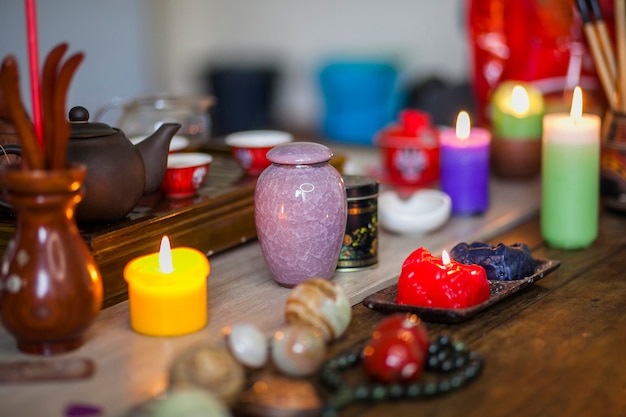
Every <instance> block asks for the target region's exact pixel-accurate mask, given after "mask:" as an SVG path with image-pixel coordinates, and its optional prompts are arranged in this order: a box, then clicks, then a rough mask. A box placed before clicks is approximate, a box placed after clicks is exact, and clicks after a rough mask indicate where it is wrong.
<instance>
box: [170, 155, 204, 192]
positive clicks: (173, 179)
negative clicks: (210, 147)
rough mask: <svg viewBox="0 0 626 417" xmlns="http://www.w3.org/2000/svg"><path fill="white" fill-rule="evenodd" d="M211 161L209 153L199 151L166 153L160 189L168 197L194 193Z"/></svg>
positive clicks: (202, 181)
mask: <svg viewBox="0 0 626 417" xmlns="http://www.w3.org/2000/svg"><path fill="white" fill-rule="evenodd" d="M212 161H213V157H212V156H211V155H209V154H206V153H200V152H194V153H172V154H170V155H168V157H167V170H166V171H165V177H164V178H163V182H162V183H161V190H163V192H164V193H165V195H167V196H168V197H170V198H185V197H189V196H192V195H194V194H195V193H196V192H197V191H198V190H199V189H200V187H202V185H203V184H204V183H205V181H206V179H207V176H208V175H209V166H210V165H211V162H212Z"/></svg>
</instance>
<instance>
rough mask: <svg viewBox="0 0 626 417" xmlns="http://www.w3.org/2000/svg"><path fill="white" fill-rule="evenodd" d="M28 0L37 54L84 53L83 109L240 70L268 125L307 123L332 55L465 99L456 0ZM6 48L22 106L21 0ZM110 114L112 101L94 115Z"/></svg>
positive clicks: (2, 28) (403, 86) (8, 19)
mask: <svg viewBox="0 0 626 417" xmlns="http://www.w3.org/2000/svg"><path fill="white" fill-rule="evenodd" d="M37 8H38V9H37V12H38V26H39V55H40V56H39V61H40V64H41V63H42V62H43V60H44V58H45V56H46V54H47V53H48V52H49V51H50V50H51V49H52V47H54V46H55V45H57V44H58V43H60V42H63V41H67V42H69V45H70V51H71V52H77V51H84V52H85V53H86V59H85V61H84V62H83V64H82V65H81V67H80V68H79V70H78V72H77V74H76V77H75V78H74V81H73V84H72V87H71V90H70V94H69V97H68V106H75V105H83V106H85V107H87V108H88V109H90V111H91V113H92V115H94V114H95V112H96V110H97V109H99V108H100V107H101V106H103V104H104V103H106V102H107V101H109V100H111V99H113V98H120V99H123V100H130V99H133V98H137V97H145V96H152V95H155V94H161V93H164V94H169V95H203V94H212V93H214V92H215V93H217V92H218V91H216V90H217V89H219V88H225V87H227V86H228V85H229V84H228V83H229V82H234V81H232V80H234V79H236V77H237V76H239V77H240V78H239V79H238V80H239V81H237V82H236V85H240V86H242V85H244V83H245V82H248V83H249V84H248V88H247V91H248V93H250V91H251V90H252V89H253V88H261V89H263V88H266V89H267V88H268V87H267V83H270V89H271V91H270V93H271V97H269V98H267V97H266V98H258V97H256V99H260V100H265V101H266V102H269V103H270V106H271V109H270V111H269V113H270V114H269V115H268V117H271V118H272V120H271V122H272V123H273V124H276V125H280V126H282V127H285V128H289V129H293V130H298V131H316V130H319V129H320V124H321V123H322V120H321V119H322V112H323V106H324V104H323V97H322V88H321V85H320V73H321V70H322V68H323V67H324V66H325V65H326V64H328V63H329V62H334V61H337V60H357V61H366V62H367V63H371V62H372V61H373V62H376V63H384V64H386V65H390V66H391V67H392V68H393V70H394V71H395V74H394V75H395V76H396V77H397V79H396V82H395V84H394V88H395V89H396V90H397V91H395V92H396V93H397V94H398V96H397V97H398V98H399V99H403V100H405V99H409V98H410V97H411V95H412V94H413V96H414V91H415V88H420V87H421V88H426V89H433V88H435V89H438V90H439V89H441V87H442V86H445V87H446V91H447V87H450V89H452V91H453V93H454V94H455V95H456V91H457V89H461V91H460V93H459V94H460V95H461V96H462V97H463V98H462V100H463V99H465V98H466V97H465V95H464V94H465V91H466V90H465V86H466V85H467V82H468V77H469V65H468V51H467V49H468V45H467V37H466V23H465V20H466V18H465V10H464V8H465V2H464V1H463V0H445V1H415V0H387V1H384V2H383V1H380V0H316V1H308V0H263V1H258V0H257V1H255V0H185V1H175V0H107V1H106V2H103V1H97V0H55V1H38V2H37ZM10 53H11V54H15V55H16V56H17V58H18V63H19V65H20V69H21V74H22V79H23V80H25V81H24V82H23V87H22V90H23V91H22V95H23V96H24V100H25V101H26V104H27V106H28V107H29V108H30V97H29V95H30V93H29V91H28V90H27V88H28V82H27V80H28V72H27V68H28V61H27V44H26V28H25V11H24V2H22V1H3V2H1V3H0V56H2V57H4V56H6V55H7V54H10ZM251 74H252V75H251ZM246 76H247V77H248V78H246ZM229 77H231V78H229ZM233 77H235V78H233ZM254 77H257V78H256V79H255V78H254ZM229 80H231V81H229ZM246 80H247V81H246ZM263 83H266V87H263V86H262V85H263ZM214 90H215V91H214ZM266 93H267V91H266ZM259 94H262V93H259ZM253 99H255V98H248V99H247V102H250V100H253ZM225 102H226V99H225V98H222V104H225ZM456 102H458V100H457V101H456ZM461 104H462V102H461ZM461 104H459V105H461ZM244 110H245V109H244ZM244 110H242V111H244ZM232 113H233V112H230V114H231V115H232ZM214 116H218V119H220V117H219V115H214ZM242 116H243V113H242ZM118 117H119V114H115V111H111V112H108V113H106V114H104V116H103V117H102V119H103V121H105V122H107V123H110V124H115V122H116V120H117V118H118ZM222 119H223V120H222ZM437 121H443V120H437ZM229 123H230V124H229ZM232 123H235V122H233V121H232V120H231V121H229V120H226V119H225V116H222V118H221V119H220V120H217V121H216V125H215V126H214V130H215V134H220V133H227V131H228V130H237V129H238V128H239V126H236V125H232ZM252 127H255V126H252Z"/></svg>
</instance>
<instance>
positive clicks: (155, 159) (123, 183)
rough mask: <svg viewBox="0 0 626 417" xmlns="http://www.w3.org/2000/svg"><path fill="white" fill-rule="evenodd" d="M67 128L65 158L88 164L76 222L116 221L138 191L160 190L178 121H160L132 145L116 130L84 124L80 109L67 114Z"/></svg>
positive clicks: (85, 113) (84, 113)
mask: <svg viewBox="0 0 626 417" xmlns="http://www.w3.org/2000/svg"><path fill="white" fill-rule="evenodd" d="M69 120H70V127H71V135H70V140H69V142H68V147H67V160H68V161H71V162H81V163H84V164H85V165H87V177H86V179H85V183H84V186H85V198H84V199H83V201H82V202H81V203H80V204H79V205H78V207H77V209H76V220H77V221H78V223H106V222H112V221H116V220H120V219H122V218H123V217H125V216H126V215H127V214H128V213H130V212H131V211H132V209H133V208H134V207H135V206H136V205H137V203H138V202H139V200H140V199H141V197H142V196H143V195H147V194H151V193H153V192H155V191H157V190H158V189H159V186H160V184H161V181H162V180H163V177H164V175H165V170H166V168H167V155H168V153H169V146H170V141H171V140H172V137H173V136H174V134H176V132H177V131H178V129H179V128H180V124H178V123H164V124H162V125H161V126H160V127H159V128H158V130H157V131H156V132H154V133H153V134H152V135H151V136H149V137H147V138H146V139H144V140H143V141H141V142H140V143H138V144H137V145H133V144H132V143H131V142H130V141H129V140H128V139H127V138H126V136H125V135H124V132H122V131H121V130H120V129H116V128H113V127H111V126H109V125H107V124H105V123H92V122H89V112H88V111H87V109H85V108H84V107H74V108H72V109H71V110H70V112H69Z"/></svg>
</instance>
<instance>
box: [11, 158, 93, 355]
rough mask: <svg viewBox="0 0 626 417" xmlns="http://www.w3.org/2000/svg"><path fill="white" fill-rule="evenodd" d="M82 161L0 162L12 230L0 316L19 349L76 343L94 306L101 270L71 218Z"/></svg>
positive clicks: (43, 350) (54, 349) (55, 349)
mask: <svg viewBox="0 0 626 417" xmlns="http://www.w3.org/2000/svg"><path fill="white" fill-rule="evenodd" d="M85 175H86V167H85V166H84V165H80V164H74V165H70V166H68V167H67V169H63V170H53V171H43V170H21V169H19V168H17V167H16V166H14V165H13V166H0V181H1V182H2V185H3V189H4V192H5V195H4V196H3V197H4V199H5V200H6V201H7V202H8V203H9V204H10V205H11V206H12V207H13V210H14V211H15V214H16V220H15V234H14V236H13V238H12V239H11V241H10V242H9V244H8V246H7V250H6V252H5V253H4V258H3V260H2V267H1V271H0V312H1V315H2V317H1V318H2V323H3V324H4V326H5V327H6V329H7V331H8V332H9V333H11V334H12V335H13V336H14V337H15V339H16V341H17V347H18V349H19V350H20V351H22V352H25V353H32V354H43V355H51V354H57V353H63V352H67V351H71V350H74V349H76V348H78V347H79V346H81V345H82V343H83V335H84V333H85V331H86V330H87V328H88V327H89V325H90V324H91V322H92V321H93V320H94V319H95V317H96V316H97V315H98V313H99V312H100V308H101V305H102V293H103V289H102V277H101V275H100V272H99V270H98V267H97V265H96V263H95V261H94V259H93V257H92V256H91V253H90V252H89V250H88V248H87V245H86V244H85V242H84V240H83V238H82V236H81V235H80V233H79V231H78V228H77V226H76V222H75V218H74V211H75V208H76V205H77V204H78V203H79V202H80V201H81V199H82V196H83V191H82V188H81V186H82V183H83V181H84V179H85Z"/></svg>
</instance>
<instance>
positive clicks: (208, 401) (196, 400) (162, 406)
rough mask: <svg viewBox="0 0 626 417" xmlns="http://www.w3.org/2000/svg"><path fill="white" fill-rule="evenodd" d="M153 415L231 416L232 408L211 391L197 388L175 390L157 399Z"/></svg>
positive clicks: (158, 416) (153, 416)
mask: <svg viewBox="0 0 626 417" xmlns="http://www.w3.org/2000/svg"><path fill="white" fill-rule="evenodd" d="M149 415H150V416H151V417H172V416H211V417H230V416H232V414H231V412H230V410H229V409H228V407H226V405H224V404H223V403H222V402H220V400H219V399H218V398H217V397H216V396H214V395H213V394H211V393H210V392H208V391H206V390H202V389H197V388H186V389H180V390H173V391H171V392H170V393H168V394H167V396H166V397H165V398H164V399H163V400H159V401H155V402H154V404H153V408H152V410H151V412H150V414H149Z"/></svg>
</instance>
